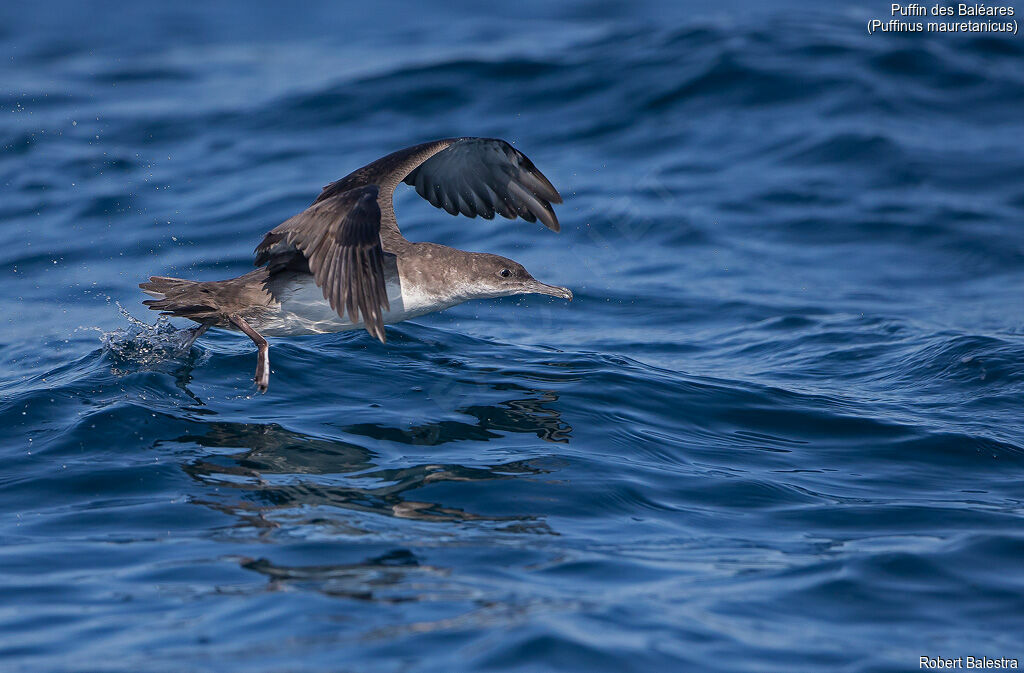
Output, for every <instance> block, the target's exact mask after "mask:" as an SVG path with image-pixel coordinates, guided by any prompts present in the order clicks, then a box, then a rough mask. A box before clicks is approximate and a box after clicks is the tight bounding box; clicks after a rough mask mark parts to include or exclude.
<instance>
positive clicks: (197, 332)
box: [182, 325, 210, 351]
mask: <svg viewBox="0 0 1024 673" xmlns="http://www.w3.org/2000/svg"><path fill="white" fill-rule="evenodd" d="M208 329H210V326H209V325H200V326H199V327H193V328H192V329H191V330H190V331H191V334H189V335H188V343H187V344H185V347H184V348H183V349H182V350H184V351H188V350H189V349H190V348H192V344H194V343H195V342H196V339H198V338H199V337H201V336H202V335H203V332H205V331H206V330H208Z"/></svg>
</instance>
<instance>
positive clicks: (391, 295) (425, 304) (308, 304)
mask: <svg viewBox="0 0 1024 673" xmlns="http://www.w3.org/2000/svg"><path fill="white" fill-rule="evenodd" d="M387 292H388V302H389V303H390V304H391V309H390V310H388V311H384V312H383V318H384V324H386V325H390V324H391V323H396V322H401V321H403V320H408V319H409V318H415V317H417V316H421V315H424V314H427V313H431V312H433V311H441V310H444V309H446V308H449V307H451V306H454V305H455V304H457V303H459V302H458V301H438V299H437V298H436V297H431V296H428V295H426V294H425V293H421V292H416V291H414V290H413V291H410V289H409V288H408V287H404V288H403V287H402V286H401V285H400V284H399V283H398V281H397V279H395V278H392V279H388V282H387ZM275 294H276V295H277V298H278V299H279V300H280V302H281V303H280V306H275V307H274V309H276V310H272V311H271V312H269V313H268V314H267V315H266V316H265V317H263V318H262V319H261V320H259V321H258V325H259V326H258V327H256V330H257V331H258V332H260V333H261V334H263V335H265V336H297V335H302V334H325V333H330V332H343V331H346V330H351V329H363V323H362V321H360V322H357V323H353V322H352V321H351V320H349V318H348V315H347V314H346V316H345V317H344V318H342V317H341V316H339V315H338V314H337V313H336V312H335V311H334V309H332V308H331V305H330V304H328V303H327V300H326V299H324V294H323V291H322V290H321V289H320V288H319V287H317V285H316V283H315V282H314V281H313V277H312V276H301V277H299V278H296V279H294V280H292V281H291V282H289V283H288V284H287V285H284V286H283V287H281V288H280V289H279V290H277V292H276V293H275Z"/></svg>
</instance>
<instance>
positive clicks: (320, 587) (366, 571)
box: [239, 549, 449, 603]
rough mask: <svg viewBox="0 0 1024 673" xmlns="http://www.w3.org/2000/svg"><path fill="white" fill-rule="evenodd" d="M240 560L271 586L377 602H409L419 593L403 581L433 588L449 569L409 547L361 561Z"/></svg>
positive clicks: (437, 586)
mask: <svg viewBox="0 0 1024 673" xmlns="http://www.w3.org/2000/svg"><path fill="white" fill-rule="evenodd" d="M239 564H240V565H241V566H242V567H243V568H245V569H246V570H251V571H253V572H257V573H260V574H261V575H264V576H265V577H266V578H267V581H268V589H269V590H271V591H276V590H278V589H282V588H284V587H286V586H287V587H293V588H303V587H307V586H308V588H310V589H312V590H314V591H317V592H319V593H322V594H326V595H328V596H333V597H336V598H349V599H354V600H360V601H374V602H376V603H406V602H409V601H416V600H419V596H418V594H417V593H410V592H408V591H403V590H402V585H403V584H405V583H407V582H409V581H410V580H411V579H412V578H416V579H418V580H419V582H420V583H432V584H433V589H434V591H437V589H438V588H440V587H443V586H444V585H445V582H444V578H445V577H446V576H448V575H449V572H448V570H447V569H444V568H437V567H433V566H430V565H426V564H422V563H420V560H419V559H418V558H417V557H416V555H415V554H414V553H412V552H411V551H409V550H408V549H396V550H394V551H391V552H388V553H386V554H382V555H380V556H375V557H373V558H369V559H366V560H365V561H362V562H360V563H337V564H330V565H305V566H299V565H296V566H288V565H281V564H277V563H273V562H271V561H270V560H268V559H266V558H258V559H251V558H243V559H239Z"/></svg>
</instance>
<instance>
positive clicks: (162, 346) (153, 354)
mask: <svg viewBox="0 0 1024 673" xmlns="http://www.w3.org/2000/svg"><path fill="white" fill-rule="evenodd" d="M117 310H118V311H119V312H120V313H121V315H122V316H123V317H124V318H125V320H127V321H128V323H129V324H128V327H124V328H118V329H115V330H111V331H110V332H103V331H101V332H100V341H102V342H103V347H104V350H106V351H107V353H109V354H110V356H111V357H112V358H113V359H114V361H115V362H117V363H119V364H132V365H134V366H136V367H138V366H140V365H141V366H143V367H145V366H147V365H155V364H158V363H161V362H165V361H167V360H171V359H174V358H179V357H181V356H183V355H186V354H188V352H189V350H191V348H192V342H193V341H194V338H193V334H194V331H193V330H191V329H178V328H177V327H175V326H174V325H172V324H171V322H170V320H169V319H168V318H167V317H166V316H159V317H158V318H157V319H156V322H155V323H154V324H152V325H150V324H149V323H145V322H143V321H141V320H139V319H138V318H136V317H135V316H133V315H132V314H130V313H128V311H127V310H125V308H124V307H123V306H121V304H120V303H117Z"/></svg>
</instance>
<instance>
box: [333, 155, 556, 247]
mask: <svg viewBox="0 0 1024 673" xmlns="http://www.w3.org/2000/svg"><path fill="white" fill-rule="evenodd" d="M403 181H404V182H405V183H406V184H409V185H413V186H414V187H415V188H416V191H417V193H419V195H420V196H422V197H423V198H425V199H426V200H427V201H429V202H430V203H432V204H433V205H435V206H437V207H438V208H444V209H445V210H447V211H448V212H449V213H451V214H452V215H457V214H459V213H462V214H463V215H466V216H467V217H476V216H477V215H480V216H481V217H483V218H486V219H492V218H493V217H494V215H495V213H497V214H499V215H501V216H503V217H506V218H508V219H515V218H516V217H521V218H523V219H524V220H526V221H528V222H536V221H537V220H538V219H539V220H540V221H541V222H542V223H544V225H545V226H547V227H548V228H549V229H552V230H554V231H558V230H559V225H558V218H557V217H556V216H555V211H554V209H553V208H552V207H551V204H553V203H561V202H562V197H561V196H560V195H559V193H558V190H556V189H555V188H554V186H553V185H552V184H551V182H550V181H549V180H548V179H547V178H546V177H544V174H543V173H541V172H540V171H539V170H537V167H536V166H534V165H533V162H532V161H530V160H529V159H528V158H527V157H526V155H524V154H523V153H522V152H520V151H519V150H517V149H516V148H514V147H512V146H511V145H509V144H508V143H507V142H505V141H504V140H499V139H497V138H446V139H444V140H435V141H433V142H429V143H424V144H422V145H416V146H414V147H409V148H406V149H404V150H399V151H398V152H395V153H393V154H389V155H387V156H386V157H383V158H381V159H378V160H377V161H375V162H373V163H371V164H368V165H366V166H364V167H363V168H360V169H359V170H357V171H355V172H353V173H351V174H350V175H347V176H345V177H344V178H342V179H341V180H338V181H336V182H332V183H331V184H329V185H327V186H326V187H324V189H323V191H322V192H321V193H320V197H319V198H318V199H317V201H316V202H315V203H317V202H320V201H322V200H324V199H327V198H330V197H331V196H333V195H335V194H338V193H341V192H343V191H346V190H348V189H352V188H353V187H357V186H360V185H364V184H371V183H372V184H378V185H380V196H379V198H378V204H379V206H380V209H381V212H382V217H381V220H382V228H383V229H384V231H385V235H391V234H392V233H393V234H396V235H399V236H400V232H399V230H398V224H397V222H396V221H395V214H394V207H393V206H392V195H393V194H394V189H395V187H396V186H398V183H399V182H403Z"/></svg>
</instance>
